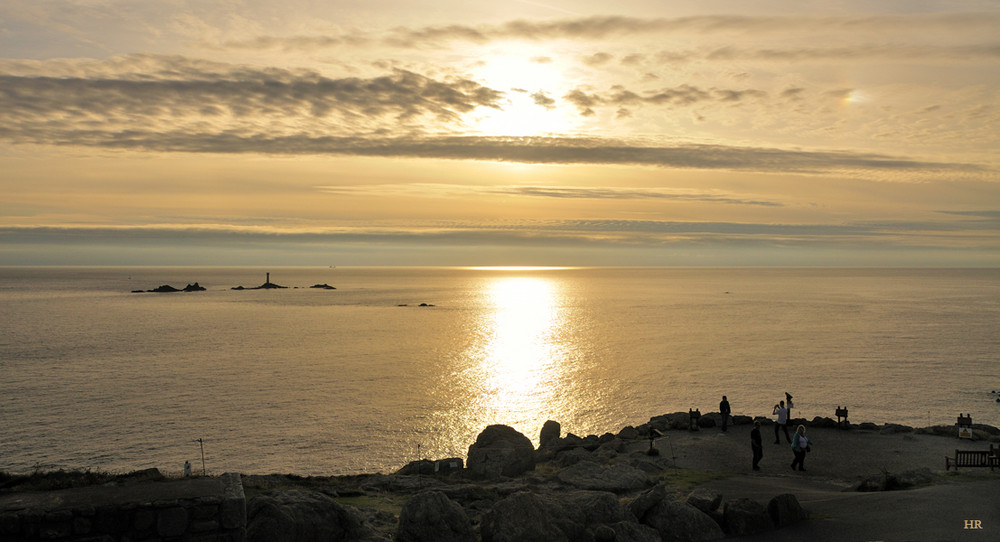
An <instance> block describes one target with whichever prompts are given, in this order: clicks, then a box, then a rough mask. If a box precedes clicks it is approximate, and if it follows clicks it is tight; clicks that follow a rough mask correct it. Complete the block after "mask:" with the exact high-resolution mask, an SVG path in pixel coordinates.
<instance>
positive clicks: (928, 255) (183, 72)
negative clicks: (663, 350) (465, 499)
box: [0, 0, 1000, 266]
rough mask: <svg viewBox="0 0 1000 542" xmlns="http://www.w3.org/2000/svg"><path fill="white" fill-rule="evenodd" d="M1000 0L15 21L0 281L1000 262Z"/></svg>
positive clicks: (76, 15)
mask: <svg viewBox="0 0 1000 542" xmlns="http://www.w3.org/2000/svg"><path fill="white" fill-rule="evenodd" d="M998 126H1000V3H998V2H996V1H971V0H970V1H947V2H946V1H927V2H912V1H903V0H899V1H886V2H853V1H850V2H835V3H830V2H811V1H799V2H773V1H761V2H745V1H732V2H727V1H717V2H703V1H689V2H684V1H682V2H673V1H663V0H623V1H619V2H613V3H609V2H603V1H602V2H597V1H562V0H552V1H542V2H535V1H527V0H511V1H508V2H469V1H452V0H448V1H421V0H408V1H406V2H402V1H389V0H374V1H373V0H365V1H360V0H359V1H353V0H352V1H328V2H316V1H311V0H284V1H281V2H276V1H270V0H259V1H241V0H197V1H194V0H192V1H186V0H175V1H162V2H145V1H134V0H78V1H68V0H55V1H43V2H39V1H38V0H5V1H4V2H3V3H0V265H47V264H93V265H117V264H130V265H132V264H134V265H143V264H149V265H168V264H172V265H173V264H175V265H280V264H289V265H324V266H326V265H345V266H347V265H694V266H699V265H877V266H894V265H904V266H905V265H917V266H998V265H1000V235H998V234H1000V156H998V150H997V149H1000V129H998Z"/></svg>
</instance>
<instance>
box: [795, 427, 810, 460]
mask: <svg viewBox="0 0 1000 542" xmlns="http://www.w3.org/2000/svg"><path fill="white" fill-rule="evenodd" d="M808 451H809V437H807V436H806V426H804V425H800V426H798V427H796V428H795V436H794V437H793V438H792V453H793V454H795V459H793V460H792V470H795V465H798V466H799V470H800V471H804V470H806V466H805V461H806V452H808Z"/></svg>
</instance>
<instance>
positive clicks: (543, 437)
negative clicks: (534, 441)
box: [538, 420, 562, 448]
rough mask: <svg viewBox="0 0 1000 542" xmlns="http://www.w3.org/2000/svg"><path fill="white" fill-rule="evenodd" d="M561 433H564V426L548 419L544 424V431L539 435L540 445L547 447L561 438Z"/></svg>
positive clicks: (540, 446)
mask: <svg viewBox="0 0 1000 542" xmlns="http://www.w3.org/2000/svg"><path fill="white" fill-rule="evenodd" d="M560 435H562V426H561V425H559V422H554V421H552V420H548V421H547V422H545V423H544V424H542V431H541V433H540V434H539V435H538V447H539V448H545V447H547V446H548V445H550V444H552V443H553V442H555V441H557V440H559V437H560Z"/></svg>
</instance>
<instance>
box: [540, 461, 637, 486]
mask: <svg viewBox="0 0 1000 542" xmlns="http://www.w3.org/2000/svg"><path fill="white" fill-rule="evenodd" d="M556 478H557V479H558V480H559V481H560V482H562V483H564V484H567V485H571V486H574V487H578V488H580V489H592V490H596V491H613V492H615V493H622V492H625V491H633V490H636V489H642V488H645V487H647V486H649V485H650V479H649V476H648V475H647V474H646V473H645V472H643V471H641V470H639V469H637V468H635V467H631V466H629V465H623V464H616V465H611V466H607V465H602V464H600V463H594V462H591V461H580V462H579V463H576V464H574V465H572V466H570V467H568V468H565V469H563V470H561V471H559V473H558V474H557V475H556Z"/></svg>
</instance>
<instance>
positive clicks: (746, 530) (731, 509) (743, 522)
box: [722, 498, 774, 536]
mask: <svg viewBox="0 0 1000 542" xmlns="http://www.w3.org/2000/svg"><path fill="white" fill-rule="evenodd" d="M722 522H723V524H724V525H725V527H726V532H728V533H729V534H731V535H733V536H747V535H752V534H757V533H763V532H767V531H771V530H774V522H773V521H771V515H770V514H769V513H768V511H767V508H765V507H764V505H763V504H761V503H759V502H757V501H755V500H753V499H747V498H741V499H736V500H732V501H726V506H725V508H723V511H722Z"/></svg>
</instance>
